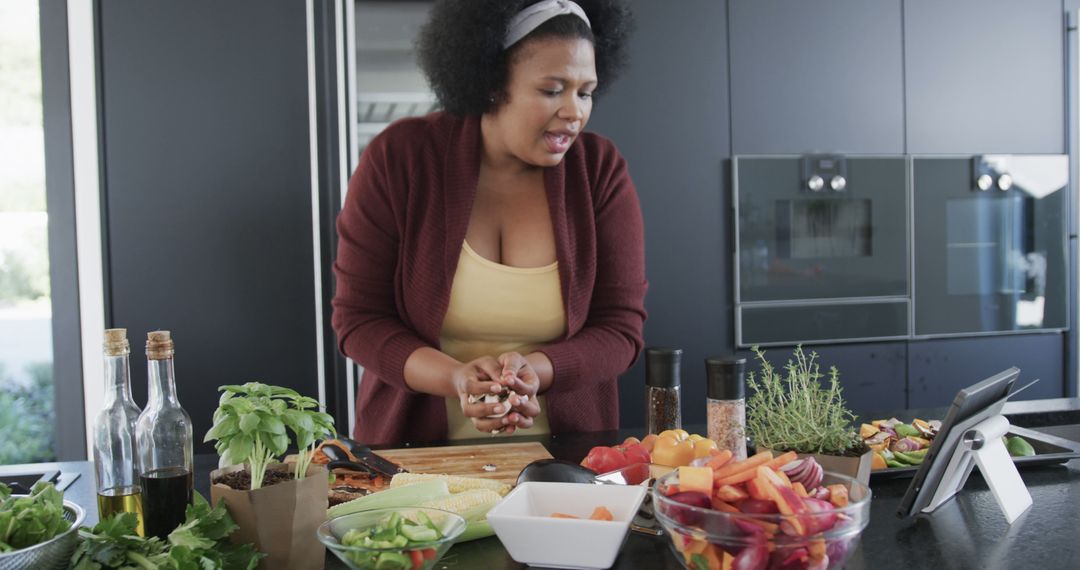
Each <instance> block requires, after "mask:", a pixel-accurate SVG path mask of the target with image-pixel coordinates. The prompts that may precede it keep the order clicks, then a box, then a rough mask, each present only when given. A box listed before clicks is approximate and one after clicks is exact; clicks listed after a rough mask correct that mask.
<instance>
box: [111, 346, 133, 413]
mask: <svg viewBox="0 0 1080 570" xmlns="http://www.w3.org/2000/svg"><path fill="white" fill-rule="evenodd" d="M131 400H132V398H131V364H130V357H129V356H128V355H126V354H124V355H120V356H106V357H105V406H106V407H108V406H111V405H112V404H114V403H116V402H118V401H119V402H124V401H131Z"/></svg>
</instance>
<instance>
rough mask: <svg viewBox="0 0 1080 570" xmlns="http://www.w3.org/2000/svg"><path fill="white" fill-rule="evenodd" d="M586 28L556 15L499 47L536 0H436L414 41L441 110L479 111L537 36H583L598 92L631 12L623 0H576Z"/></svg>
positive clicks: (618, 66)
mask: <svg viewBox="0 0 1080 570" xmlns="http://www.w3.org/2000/svg"><path fill="white" fill-rule="evenodd" d="M576 1H577V3H578V4H579V5H580V6H581V8H582V9H583V10H584V11H585V14H586V15H587V16H588V17H589V22H590V24H591V26H592V27H591V29H590V27H589V26H586V25H585V23H584V22H583V21H582V20H581V19H580V18H578V17H576V16H572V15H563V16H557V17H555V18H552V19H550V20H548V21H547V22H545V23H544V24H542V25H540V26H539V27H537V28H536V29H535V30H533V31H532V32H530V33H529V35H527V36H525V38H523V39H522V40H521V41H519V42H517V43H516V44H514V45H512V46H510V47H509V48H507V49H503V46H502V44H503V38H505V37H506V31H507V27H508V25H509V22H510V19H511V18H513V17H514V15H515V14H517V13H518V12H520V11H521V10H522V9H523V8H525V7H527V6H529V5H531V4H535V3H536V2H537V0H439V1H437V2H435V5H434V6H433V7H432V9H431V15H430V17H429V19H428V21H427V23H426V24H425V25H424V27H423V28H422V29H421V30H420V36H419V38H418V39H417V42H416V52H417V58H418V60H419V64H420V68H421V69H422V70H423V72H424V75H425V76H426V77H427V80H428V83H429V84H430V85H431V89H432V90H433V91H434V92H435V95H436V96H437V97H438V98H439V103H440V105H441V106H442V108H443V109H444V110H445V111H447V112H448V113H451V114H453V115H458V116H467V115H481V114H484V113H486V112H489V111H491V110H493V109H495V108H496V107H498V105H500V104H501V102H502V100H503V99H504V98H505V90H506V83H507V79H508V77H509V66H510V62H511V61H512V59H513V56H514V54H515V53H516V52H517V50H518V49H520V48H521V46H522V45H524V44H525V43H527V42H529V41H531V40H536V39H540V38H548V37H563V38H583V39H587V40H590V41H591V42H592V43H593V49H594V51H595V53H596V76H597V83H598V85H597V89H596V92H595V94H596V95H600V94H602V93H603V91H604V90H605V89H606V88H607V87H609V86H610V85H611V83H613V82H614V80H615V78H616V77H617V75H618V73H619V72H620V71H621V70H622V68H623V66H624V64H625V62H626V51H627V47H626V40H627V38H628V37H629V35H630V32H631V30H632V29H633V16H632V14H631V12H630V9H629V7H628V6H627V5H626V2H625V1H623V0H576Z"/></svg>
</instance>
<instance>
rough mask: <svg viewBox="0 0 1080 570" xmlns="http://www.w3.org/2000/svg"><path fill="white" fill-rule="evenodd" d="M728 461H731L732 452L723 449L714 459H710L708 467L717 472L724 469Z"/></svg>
mask: <svg viewBox="0 0 1080 570" xmlns="http://www.w3.org/2000/svg"><path fill="white" fill-rule="evenodd" d="M728 461H731V450H730V449H722V450H720V451H719V452H717V454H716V455H715V456H714V457H713V458H712V459H710V460H709V462H708V463H706V465H708V466H709V467H710V468H711V469H712V470H713V471H716V470H717V469H719V468H721V467H723V466H724V464H725V463H727V462H728ZM714 475H715V473H714Z"/></svg>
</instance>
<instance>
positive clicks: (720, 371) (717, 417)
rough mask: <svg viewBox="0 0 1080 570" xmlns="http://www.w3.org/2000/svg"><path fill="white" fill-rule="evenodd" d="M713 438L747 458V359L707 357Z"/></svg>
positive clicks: (736, 454)
mask: <svg viewBox="0 0 1080 570" xmlns="http://www.w3.org/2000/svg"><path fill="white" fill-rule="evenodd" d="M705 371H706V375H707V376H706V384H705V389H706V406H707V411H708V414H707V415H708V422H709V439H711V440H713V441H715V442H716V446H717V447H718V448H720V449H727V450H729V451H731V455H732V459H733V460H739V459H746V359H745V358H737V359H721V358H707V359H705Z"/></svg>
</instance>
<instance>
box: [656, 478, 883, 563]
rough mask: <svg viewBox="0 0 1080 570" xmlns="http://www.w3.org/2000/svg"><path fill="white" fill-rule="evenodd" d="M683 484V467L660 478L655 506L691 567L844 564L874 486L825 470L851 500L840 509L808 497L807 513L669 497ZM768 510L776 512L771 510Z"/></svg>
mask: <svg viewBox="0 0 1080 570" xmlns="http://www.w3.org/2000/svg"><path fill="white" fill-rule="evenodd" d="M678 483H679V473H678V471H674V472H672V473H669V474H667V475H664V476H663V477H660V478H659V479H657V480H656V483H655V485H654V486H653V504H654V508H655V509H656V517H657V519H659V520H660V524H661V526H662V527H663V529H664V530H665V531H666V533H667V534H668V536H669V539H670V540H669V544H670V546H671V550H672V552H673V553H674V554H675V557H676V558H677V559H678V560H679V561H680V562H681V563H682V564H683V565H684V566H685V567H687V568H712V567H722V568H728V567H734V568H739V569H741V570H764V569H766V568H770V569H771V568H781V569H783V570H825V569H833V568H842V567H843V565H844V562H845V561H847V559H848V557H849V556H850V554H851V552H852V551H853V550H854V549H855V547H856V546H857V541H858V539H859V535H860V534H861V533H862V531H863V529H864V528H866V525H867V523H868V522H869V520H870V495H871V493H870V488H869V487H867V486H866V485H864V484H862V483H860V482H858V481H856V480H855V479H853V478H851V477H847V476H845V475H840V474H837V473H833V472H831V471H826V472H825V475H824V479H823V480H822V482H821V484H822V486H827V485H842V486H843V487H844V488H846V489H847V492H848V504H847V505H846V506H844V507H836V506H834V505H832V503H828V502H811V501H807V502H806V503H804V506H803V508H804V509H805V510H806V512H804V513H802V514H792V515H784V514H780V513H777V512H775V508H768V507H769V505H768V504H767V503H768V501H757V502H756V503H753V504H752V503H751V502H749V500H748V501H742V502H737V503H727V504H726V505H723V506H727V505H732V504H736V505H739V506H738V508H739V512H728V511H723V510H717V509H716V508H711V507H704V506H701V507H698V506H691V505H689V504H686V503H684V502H680V501H678V500H675V499H673V498H671V497H669V496H668V493H669V492H670V491H672V489H671V487H672V486H673V485H678ZM698 495H699V497H698V498H700V497H703V496H704V495H703V494H698ZM674 496H675V495H673V497H674ZM788 496H790V495H788ZM693 498H694V497H692V496H691V497H689V498H684V500H690V499H693ZM715 504H716V503H714V505H715ZM772 505H773V506H774V507H775V505H776V503H775V502H772ZM718 506H721V505H718ZM811 507H812V508H811ZM769 510H772V511H773V512H771V513H770V512H766V511H769ZM746 511H750V512H746Z"/></svg>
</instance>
